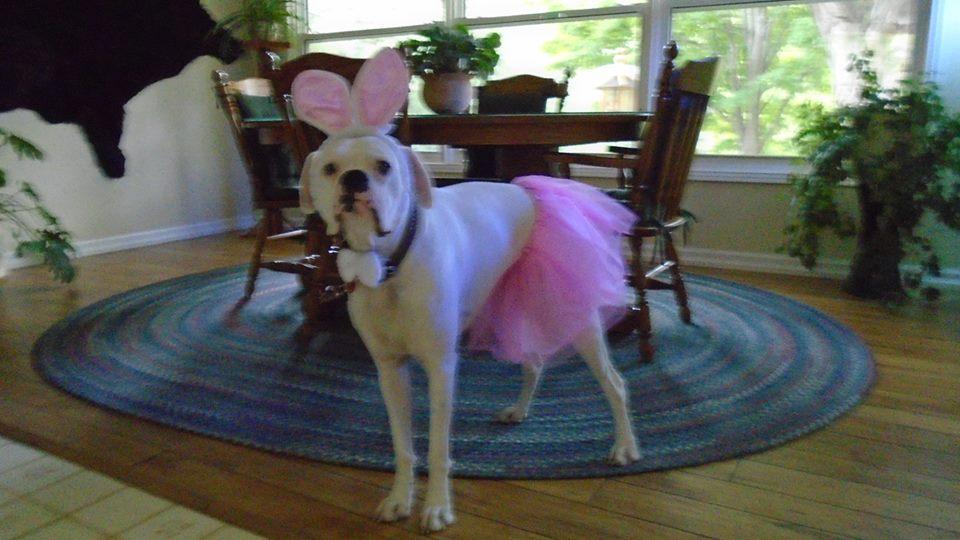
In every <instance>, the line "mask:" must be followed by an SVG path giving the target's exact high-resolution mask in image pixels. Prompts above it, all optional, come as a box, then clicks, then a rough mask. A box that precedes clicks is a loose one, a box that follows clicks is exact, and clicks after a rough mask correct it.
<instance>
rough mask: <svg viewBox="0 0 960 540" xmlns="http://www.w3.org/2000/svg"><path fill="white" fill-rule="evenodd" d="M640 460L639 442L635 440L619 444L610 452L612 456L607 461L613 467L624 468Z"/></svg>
mask: <svg viewBox="0 0 960 540" xmlns="http://www.w3.org/2000/svg"><path fill="white" fill-rule="evenodd" d="M639 459H640V450H639V449H638V448H637V442H636V441H634V440H633V439H628V440H626V441H621V442H617V443H616V444H614V445H613V448H612V449H611V450H610V456H609V457H608V458H607V461H608V462H609V463H610V464H611V465H618V466H621V467H622V466H624V465H629V464H630V463H633V462H634V461H637V460H639Z"/></svg>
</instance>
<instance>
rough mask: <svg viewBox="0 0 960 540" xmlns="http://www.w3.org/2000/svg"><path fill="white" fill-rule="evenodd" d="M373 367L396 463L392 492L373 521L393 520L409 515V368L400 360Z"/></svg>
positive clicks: (413, 459) (413, 456)
mask: <svg viewBox="0 0 960 540" xmlns="http://www.w3.org/2000/svg"><path fill="white" fill-rule="evenodd" d="M376 364H377V374H378V376H379V378H380V391H381V393H382V394H383V401H384V403H385V404H386V406H387V415H388V416H389V418H390V432H391V434H392V435H393V455H394V460H395V461H396V465H395V468H396V473H395V475H394V477H393V489H391V490H390V494H389V495H388V496H387V498H386V499H384V500H383V501H382V502H381V503H380V506H378V507H377V519H378V520H380V521H396V520H398V519H401V518H405V517H409V516H410V508H411V505H412V503H413V491H414V476H413V466H414V464H415V463H416V461H417V457H416V454H415V453H414V449H413V435H412V431H411V415H412V410H413V409H412V407H411V405H410V368H409V366H408V365H407V363H406V362H403V361H400V360H390V361H386V362H377V363H376Z"/></svg>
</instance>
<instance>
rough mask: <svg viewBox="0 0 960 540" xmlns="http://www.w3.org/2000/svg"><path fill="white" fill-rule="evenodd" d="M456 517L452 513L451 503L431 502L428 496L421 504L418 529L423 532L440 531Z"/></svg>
mask: <svg viewBox="0 0 960 540" xmlns="http://www.w3.org/2000/svg"><path fill="white" fill-rule="evenodd" d="M456 520H457V518H456V517H455V516H454V515H453V505H452V504H450V501H449V500H447V501H442V502H436V503H434V502H431V501H430V497H427V501H426V502H425V503H424V505H423V512H422V513H421V514H420V529H421V530H422V531H423V532H437V531H442V530H443V529H445V528H446V527H447V525H452V524H453V522H455V521H456Z"/></svg>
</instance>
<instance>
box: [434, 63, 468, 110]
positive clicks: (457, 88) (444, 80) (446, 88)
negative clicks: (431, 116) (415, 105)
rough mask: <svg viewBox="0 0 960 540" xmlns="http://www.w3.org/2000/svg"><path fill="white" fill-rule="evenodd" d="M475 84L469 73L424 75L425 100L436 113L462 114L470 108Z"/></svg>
mask: <svg viewBox="0 0 960 540" xmlns="http://www.w3.org/2000/svg"><path fill="white" fill-rule="evenodd" d="M472 99H473V85H472V84H471V83H470V74H469V73H461V72H457V73H427V74H425V75H423V101H424V102H425V103H426V104H427V107H430V110H432V111H433V112H435V113H438V114H460V113H462V112H466V110H467V109H469V108H470V101H471V100H472Z"/></svg>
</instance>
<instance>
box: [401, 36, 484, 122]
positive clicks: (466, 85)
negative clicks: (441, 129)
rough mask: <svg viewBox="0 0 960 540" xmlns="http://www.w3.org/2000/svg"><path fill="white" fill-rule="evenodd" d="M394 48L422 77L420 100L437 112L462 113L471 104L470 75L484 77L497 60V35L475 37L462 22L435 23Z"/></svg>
mask: <svg viewBox="0 0 960 540" xmlns="http://www.w3.org/2000/svg"><path fill="white" fill-rule="evenodd" d="M419 35H420V36H421V37H422V38H423V39H417V38H414V39H408V40H405V41H402V42H400V43H399V44H398V45H397V47H398V48H400V49H402V50H403V51H404V54H405V55H406V57H407V62H408V63H409V65H410V69H411V70H412V71H413V73H414V74H416V75H419V76H420V77H422V78H423V99H424V101H425V102H426V103H427V106H428V107H430V108H431V109H432V110H434V111H435V112H438V113H454V114H456V113H462V112H464V111H466V110H467V108H468V107H470V100H471V99H472V97H473V87H472V85H471V83H470V79H471V77H473V76H477V77H480V78H481V79H485V78H487V77H489V76H490V75H491V74H492V73H493V68H495V67H496V65H497V62H499V61H500V55H499V54H498V53H497V48H498V47H499V46H500V34H498V33H496V32H493V33H491V34H489V35H487V36H484V37H482V38H475V37H473V36H472V35H471V34H470V31H469V30H467V27H466V26H464V25H462V24H457V25H454V26H453V27H448V26H442V25H439V24H437V25H434V26H431V27H430V28H428V29H426V30H423V31H422V32H420V33H419Z"/></svg>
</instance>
